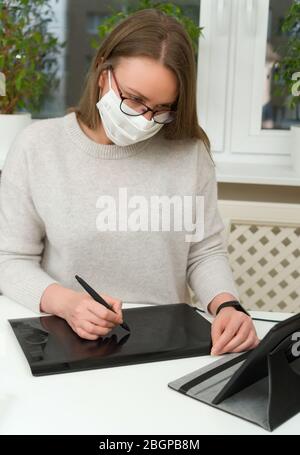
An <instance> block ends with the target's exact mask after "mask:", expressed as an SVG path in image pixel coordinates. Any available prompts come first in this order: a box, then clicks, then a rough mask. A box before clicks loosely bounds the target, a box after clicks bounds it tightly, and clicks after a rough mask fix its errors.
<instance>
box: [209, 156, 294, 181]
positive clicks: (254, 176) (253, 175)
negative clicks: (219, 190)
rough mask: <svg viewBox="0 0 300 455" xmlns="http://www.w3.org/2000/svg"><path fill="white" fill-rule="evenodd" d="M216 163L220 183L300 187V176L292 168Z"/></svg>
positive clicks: (285, 166)
mask: <svg viewBox="0 0 300 455" xmlns="http://www.w3.org/2000/svg"><path fill="white" fill-rule="evenodd" d="M215 163H216V176H217V181H218V182H222V183H223V182H228V183H250V184H261V185H286V186H300V175H299V174H297V173H296V171H294V170H293V168H292V167H291V166H287V165H275V164H273V165H267V164H256V163H230V162H226V163H225V162H221V161H219V162H218V161H217V160H215Z"/></svg>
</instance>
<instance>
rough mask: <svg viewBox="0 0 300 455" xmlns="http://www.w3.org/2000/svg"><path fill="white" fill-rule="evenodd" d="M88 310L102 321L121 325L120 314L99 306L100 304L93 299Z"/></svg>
mask: <svg viewBox="0 0 300 455" xmlns="http://www.w3.org/2000/svg"><path fill="white" fill-rule="evenodd" d="M88 309H89V310H90V311H91V312H92V313H94V314H95V315H96V316H98V318H100V319H103V320H105V321H108V322H110V323H112V324H114V325H118V324H121V318H120V315H119V314H116V313H114V312H113V311H111V310H109V309H108V308H106V307H105V306H104V305H99V303H98V302H96V301H95V300H92V299H91V300H90V301H89V304H88Z"/></svg>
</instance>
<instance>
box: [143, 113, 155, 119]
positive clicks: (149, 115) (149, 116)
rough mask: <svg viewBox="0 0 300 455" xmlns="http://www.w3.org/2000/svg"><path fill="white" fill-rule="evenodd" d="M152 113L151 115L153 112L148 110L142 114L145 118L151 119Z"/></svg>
mask: <svg viewBox="0 0 300 455" xmlns="http://www.w3.org/2000/svg"><path fill="white" fill-rule="evenodd" d="M152 115H153V112H151V111H148V112H146V114H144V117H145V118H146V119H147V120H151V119H152Z"/></svg>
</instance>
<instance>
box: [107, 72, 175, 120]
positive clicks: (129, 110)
mask: <svg viewBox="0 0 300 455" xmlns="http://www.w3.org/2000/svg"><path fill="white" fill-rule="evenodd" d="M110 70H111V74H112V75H113V78H114V81H115V83H116V86H117V89H118V92H119V95H120V98H121V103H120V109H121V111H122V112H123V113H124V114H126V115H131V116H132V117H136V116H138V115H144V114H146V112H149V111H151V112H152V119H153V120H154V122H155V123H160V124H166V123H171V122H173V120H175V117H176V110H172V109H161V110H154V109H151V107H148V106H147V105H146V104H144V103H142V102H141V101H139V100H138V99H134V98H128V97H126V96H123V95H122V92H121V89H120V87H119V84H118V82H117V80H116V76H115V74H114V71H113V68H112V67H110ZM175 104H176V103H174V104H173V105H172V108H173V107H175ZM133 111H135V112H136V113H134V112H133Z"/></svg>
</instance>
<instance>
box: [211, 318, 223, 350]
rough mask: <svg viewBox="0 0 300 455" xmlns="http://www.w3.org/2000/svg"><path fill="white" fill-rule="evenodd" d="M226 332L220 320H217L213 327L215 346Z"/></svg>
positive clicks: (212, 333) (212, 337)
mask: <svg viewBox="0 0 300 455" xmlns="http://www.w3.org/2000/svg"><path fill="white" fill-rule="evenodd" d="M223 331H224V327H223V326H222V324H221V323H220V321H219V320H218V319H215V320H214V322H213V323H212V326H211V341H212V345H213V346H214V345H215V344H216V343H217V341H218V339H219V338H220V336H221V335H222V333H223Z"/></svg>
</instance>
